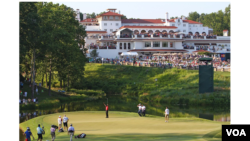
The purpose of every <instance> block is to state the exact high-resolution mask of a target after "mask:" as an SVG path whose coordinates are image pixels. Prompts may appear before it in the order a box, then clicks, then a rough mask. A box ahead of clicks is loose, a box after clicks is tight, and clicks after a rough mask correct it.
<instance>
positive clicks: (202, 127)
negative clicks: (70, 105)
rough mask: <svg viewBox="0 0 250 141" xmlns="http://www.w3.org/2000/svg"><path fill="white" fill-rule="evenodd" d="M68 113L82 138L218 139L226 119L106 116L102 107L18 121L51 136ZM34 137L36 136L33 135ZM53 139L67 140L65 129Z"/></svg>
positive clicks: (122, 113)
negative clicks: (60, 120)
mask: <svg viewBox="0 0 250 141" xmlns="http://www.w3.org/2000/svg"><path fill="white" fill-rule="evenodd" d="M64 114H66V115H67V117H68V118H69V124H70V123H72V124H73V126H74V127H75V130H76V134H80V133H85V134H86V135H87V136H86V138H85V139H84V140H89V141H95V140H103V141H106V140H107V141H108V140H120V141H129V140H150V141H153V140H169V141H176V140H185V141H186V140H190V141H191V140H192V141H202V140H204V139H205V140H214V141H219V140H221V134H220V131H221V125H222V124H229V122H223V123H221V122H215V121H209V120H205V119H199V118H170V119H169V122H168V123H165V122H164V121H165V119H164V117H163V116H152V115H149V116H148V117H139V116H138V114H137V113H130V112H116V111H110V112H109V118H108V119H107V118H105V111H88V112H87V111H84V112H66V113H56V114H51V115H45V116H40V117H36V118H33V119H31V120H28V121H26V122H23V123H21V124H20V127H21V128H22V129H26V127H27V126H29V127H30V128H31V131H32V132H33V134H34V135H36V130H35V129H36V127H37V124H43V125H44V127H45V132H46V134H45V136H44V140H50V139H51V138H50V134H49V129H50V126H51V124H56V125H57V118H58V116H59V115H61V116H63V115H64ZM35 138H37V136H35ZM56 140H58V141H66V140H69V136H68V135H67V133H66V132H63V133H59V132H56Z"/></svg>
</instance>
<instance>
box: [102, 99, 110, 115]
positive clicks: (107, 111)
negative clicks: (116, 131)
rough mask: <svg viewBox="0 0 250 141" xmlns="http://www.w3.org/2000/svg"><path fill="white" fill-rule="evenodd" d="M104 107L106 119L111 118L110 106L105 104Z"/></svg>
mask: <svg viewBox="0 0 250 141" xmlns="http://www.w3.org/2000/svg"><path fill="white" fill-rule="evenodd" d="M103 104H104V106H105V107H106V118H109V106H108V104H107V105H105V103H104V102H103Z"/></svg>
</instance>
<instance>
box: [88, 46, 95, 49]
mask: <svg viewBox="0 0 250 141" xmlns="http://www.w3.org/2000/svg"><path fill="white" fill-rule="evenodd" d="M89 48H90V49H97V46H90V47H89Z"/></svg>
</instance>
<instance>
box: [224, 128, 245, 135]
mask: <svg viewBox="0 0 250 141" xmlns="http://www.w3.org/2000/svg"><path fill="white" fill-rule="evenodd" d="M226 132H227V135H228V136H231V134H233V136H246V132H245V130H244V129H241V131H239V130H238V129H226Z"/></svg>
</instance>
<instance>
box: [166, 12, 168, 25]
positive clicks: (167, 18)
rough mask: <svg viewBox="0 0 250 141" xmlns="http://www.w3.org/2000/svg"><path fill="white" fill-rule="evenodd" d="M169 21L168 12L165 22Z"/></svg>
mask: <svg viewBox="0 0 250 141" xmlns="http://www.w3.org/2000/svg"><path fill="white" fill-rule="evenodd" d="M167 21H168V12H167V13H166V19H165V23H167Z"/></svg>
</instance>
